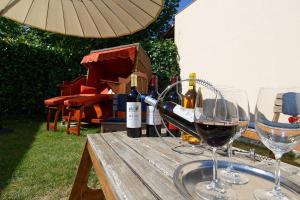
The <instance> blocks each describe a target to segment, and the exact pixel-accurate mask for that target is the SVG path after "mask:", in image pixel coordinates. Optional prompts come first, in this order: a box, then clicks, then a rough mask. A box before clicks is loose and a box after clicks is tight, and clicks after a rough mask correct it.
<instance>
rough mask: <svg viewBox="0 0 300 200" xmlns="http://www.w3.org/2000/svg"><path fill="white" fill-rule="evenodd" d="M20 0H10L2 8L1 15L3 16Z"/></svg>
mask: <svg viewBox="0 0 300 200" xmlns="http://www.w3.org/2000/svg"><path fill="white" fill-rule="evenodd" d="M19 1H20V0H15V1H14V0H10V1H9V2H8V3H7V4H6V6H5V7H4V8H3V9H2V10H0V16H3V15H4V14H5V13H6V12H7V11H8V10H9V9H11V8H12V7H14V5H16V4H17V3H18V2H19Z"/></svg>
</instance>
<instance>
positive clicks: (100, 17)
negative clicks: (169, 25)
mask: <svg viewBox="0 0 300 200" xmlns="http://www.w3.org/2000/svg"><path fill="white" fill-rule="evenodd" d="M163 3H164V1H163V0H0V16H3V17H5V18H8V19H12V20H14V21H17V22H19V23H22V24H28V25H30V26H32V27H35V28H39V29H42V30H46V31H50V32H55V33H60V34H64V35H73V36H78V37H84V38H113V37H119V36H123V35H129V34H132V33H135V32H137V31H139V30H142V29H144V28H146V27H147V26H148V25H149V24H150V23H152V22H153V21H154V20H156V18H157V17H158V15H159V13H160V11H161V10H162V8H163Z"/></svg>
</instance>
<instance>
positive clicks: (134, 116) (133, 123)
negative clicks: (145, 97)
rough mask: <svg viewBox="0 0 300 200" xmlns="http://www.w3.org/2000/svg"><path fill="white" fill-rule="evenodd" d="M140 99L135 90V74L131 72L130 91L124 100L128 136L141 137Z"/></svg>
mask: <svg viewBox="0 0 300 200" xmlns="http://www.w3.org/2000/svg"><path fill="white" fill-rule="evenodd" d="M141 110H142V108H141V101H140V98H139V92H138V90H137V75H136V73H132V74H131V92H130V93H129V94H128V96H127V102H126V128H127V136H128V137H133V138H136V137H141V135H142V117H141V114H142V113H141V112H142V111H141Z"/></svg>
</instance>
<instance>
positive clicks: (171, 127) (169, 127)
mask: <svg viewBox="0 0 300 200" xmlns="http://www.w3.org/2000/svg"><path fill="white" fill-rule="evenodd" d="M168 129H169V130H172V131H174V130H179V129H178V128H177V127H176V126H175V125H174V124H171V123H169V124H168Z"/></svg>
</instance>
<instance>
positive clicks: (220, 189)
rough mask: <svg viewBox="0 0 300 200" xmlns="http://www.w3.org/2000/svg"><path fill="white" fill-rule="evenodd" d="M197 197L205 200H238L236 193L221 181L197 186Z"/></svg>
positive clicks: (201, 183) (207, 182)
mask: <svg viewBox="0 0 300 200" xmlns="http://www.w3.org/2000/svg"><path fill="white" fill-rule="evenodd" d="M195 191H196V193H197V195H198V196H199V197H200V198H201V199H204V200H236V199H237V198H236V193H235V192H234V191H233V190H232V189H231V188H230V187H228V186H227V185H225V184H224V183H222V182H221V181H220V180H219V179H218V180H216V181H211V182H209V181H206V182H200V183H198V184H197V185H196V187H195Z"/></svg>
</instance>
